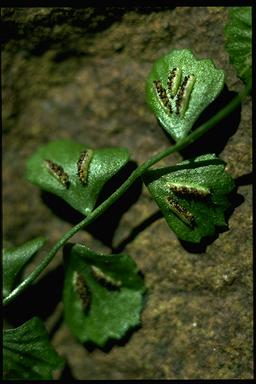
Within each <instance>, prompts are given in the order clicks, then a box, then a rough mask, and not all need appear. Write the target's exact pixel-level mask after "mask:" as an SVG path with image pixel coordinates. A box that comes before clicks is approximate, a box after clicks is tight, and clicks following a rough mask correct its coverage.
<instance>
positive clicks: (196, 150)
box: [180, 86, 241, 159]
mask: <svg viewBox="0 0 256 384" xmlns="http://www.w3.org/2000/svg"><path fill="white" fill-rule="evenodd" d="M236 95H237V94H236V93H235V92H230V91H229V90H228V88H227V87H226V86H225V87H224V89H223V91H222V92H221V94H220V95H219V97H217V99H216V100H214V101H213V102H212V103H211V104H210V105H209V106H208V107H207V108H206V109H205V110H204V111H203V112H202V114H201V115H200V116H199V118H198V120H197V121H196V124H195V125H194V127H193V130H196V128H198V127H199V126H200V125H202V124H204V123H205V122H206V121H208V120H209V119H210V118H211V117H213V116H214V115H216V114H217V112H218V111H220V110H221V109H222V108H224V107H225V106H226V105H227V104H228V103H229V102H230V101H231V100H232V99H233V98H234V97H235V96H236ZM240 119H241V104H240V105H239V107H237V108H236V109H235V110H234V111H233V112H232V113H230V114H229V115H228V116H226V117H225V118H224V119H222V120H221V121H220V122H219V123H218V124H217V125H215V126H214V127H213V128H212V129H210V130H209V131H208V132H206V133H205V134H204V135H203V136H201V137H200V138H199V139H198V140H197V141H196V142H195V143H193V144H191V145H189V146H188V147H187V148H185V149H183V150H181V151H180V154H181V155H182V157H183V158H185V159H188V158H190V157H195V156H200V155H203V154H207V153H215V154H216V155H218V154H220V153H221V152H222V151H223V150H224V148H225V146H226V144H227V142H228V140H229V138H230V137H231V136H233V135H234V134H235V133H236V131H237V129H238V126H239V123H240Z"/></svg>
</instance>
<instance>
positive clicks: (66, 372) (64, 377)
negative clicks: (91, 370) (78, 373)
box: [59, 362, 76, 382]
mask: <svg viewBox="0 0 256 384" xmlns="http://www.w3.org/2000/svg"><path fill="white" fill-rule="evenodd" d="M59 380H60V381H62V382H70V381H69V380H76V378H75V377H74V376H73V374H72V371H71V368H70V366H69V364H68V363H67V362H66V364H65V367H64V369H63V371H62V373H61V377H60V378H59Z"/></svg>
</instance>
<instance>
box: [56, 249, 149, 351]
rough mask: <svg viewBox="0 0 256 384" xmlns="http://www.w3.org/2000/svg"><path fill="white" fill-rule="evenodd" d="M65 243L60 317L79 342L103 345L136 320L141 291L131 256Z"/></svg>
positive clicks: (132, 325)
mask: <svg viewBox="0 0 256 384" xmlns="http://www.w3.org/2000/svg"><path fill="white" fill-rule="evenodd" d="M68 247H69V246H66V249H68V251H67V257H66V259H65V283H64V292H63V302H64V316H65V321H66V322H67V324H68V325H69V327H70V329H71V331H72V333H73V334H74V335H75V336H76V337H77V338H78V339H79V340H80V341H81V342H88V341H90V342H93V343H95V344H97V345H99V346H103V345H104V344H105V343H106V342H107V341H108V340H109V339H120V338H121V337H122V336H124V334H125V333H126V331H127V330H128V329H129V328H130V327H134V326H136V325H138V324H139V322H140V313H141V310H142V305H143V292H144V291H145V287H144V283H143V279H142V278H141V277H140V276H139V275H138V268H137V266H136V264H135V262H134V261H133V259H132V258H131V257H130V256H128V255H125V254H118V255H103V254H99V253H95V252H93V251H91V250H90V249H89V248H87V247H85V246H83V245H79V244H77V245H74V246H72V247H71V248H70V247H69V248H68Z"/></svg>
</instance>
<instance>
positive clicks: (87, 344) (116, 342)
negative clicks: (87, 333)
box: [83, 325, 141, 353]
mask: <svg viewBox="0 0 256 384" xmlns="http://www.w3.org/2000/svg"><path fill="white" fill-rule="evenodd" d="M140 328H141V325H137V326H134V327H131V328H129V330H128V331H127V332H126V334H125V335H124V336H123V337H122V338H121V339H120V340H116V339H110V340H108V341H107V342H106V344H105V345H104V346H103V347H99V346H98V345H97V344H95V343H93V342H89V341H88V342H85V343H83V346H84V348H85V349H87V351H88V352H93V351H95V350H96V349H99V350H100V351H102V352H105V353H108V352H110V351H111V349H112V348H113V347H115V346H119V347H123V346H124V345H126V344H127V343H128V342H129V340H130V339H131V337H132V335H133V333H134V332H137V331H138V330H139V329H140Z"/></svg>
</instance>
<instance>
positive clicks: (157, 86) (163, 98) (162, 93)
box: [154, 80, 172, 113]
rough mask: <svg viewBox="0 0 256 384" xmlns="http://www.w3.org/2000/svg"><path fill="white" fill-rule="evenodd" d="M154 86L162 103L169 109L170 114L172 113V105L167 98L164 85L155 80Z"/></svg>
mask: <svg viewBox="0 0 256 384" xmlns="http://www.w3.org/2000/svg"><path fill="white" fill-rule="evenodd" d="M154 86H155V89H156V92H157V94H158V97H159V99H160V100H161V102H162V103H163V105H164V106H165V108H167V109H168V111H169V113H172V106H171V103H170V101H169V98H168V96H167V93H166V89H165V88H164V86H163V85H162V83H161V81H160V80H154Z"/></svg>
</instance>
